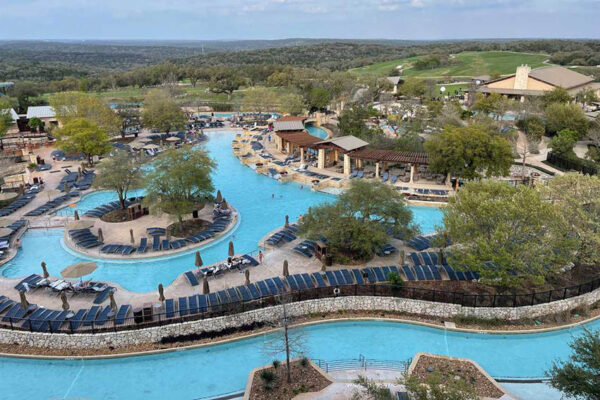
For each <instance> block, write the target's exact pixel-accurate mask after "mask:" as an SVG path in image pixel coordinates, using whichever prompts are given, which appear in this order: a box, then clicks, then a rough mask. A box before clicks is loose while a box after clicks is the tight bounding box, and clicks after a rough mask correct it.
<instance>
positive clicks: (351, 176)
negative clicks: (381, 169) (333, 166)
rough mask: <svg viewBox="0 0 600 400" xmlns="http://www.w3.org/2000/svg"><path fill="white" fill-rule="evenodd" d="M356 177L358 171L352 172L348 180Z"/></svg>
mask: <svg viewBox="0 0 600 400" xmlns="http://www.w3.org/2000/svg"><path fill="white" fill-rule="evenodd" d="M357 175H358V170H357V169H355V170H354V171H352V173H351V174H350V179H352V178H356V176H357Z"/></svg>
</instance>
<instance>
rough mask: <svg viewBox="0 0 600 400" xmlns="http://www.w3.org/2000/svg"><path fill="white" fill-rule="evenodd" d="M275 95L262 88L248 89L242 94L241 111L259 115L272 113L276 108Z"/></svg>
mask: <svg viewBox="0 0 600 400" xmlns="http://www.w3.org/2000/svg"><path fill="white" fill-rule="evenodd" d="M276 103H277V99H276V96H275V93H274V92H273V91H272V90H270V89H266V88H263V87H255V88H250V89H248V90H246V91H245V92H244V100H243V107H242V108H243V110H244V111H258V112H259V113H263V112H267V111H274V110H275V109H276V108H277V105H276Z"/></svg>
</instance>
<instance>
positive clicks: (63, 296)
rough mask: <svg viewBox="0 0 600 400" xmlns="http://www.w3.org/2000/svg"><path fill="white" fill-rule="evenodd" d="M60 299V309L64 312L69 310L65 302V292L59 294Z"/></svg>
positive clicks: (67, 303)
mask: <svg viewBox="0 0 600 400" xmlns="http://www.w3.org/2000/svg"><path fill="white" fill-rule="evenodd" d="M60 299H61V300H62V309H63V310H64V311H67V310H68V309H69V308H71V306H70V305H69V302H68V301H67V294H66V293H65V292H60Z"/></svg>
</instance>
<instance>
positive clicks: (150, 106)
mask: <svg viewBox="0 0 600 400" xmlns="http://www.w3.org/2000/svg"><path fill="white" fill-rule="evenodd" d="M185 122H186V117H185V115H184V114H183V111H182V110H181V107H179V105H178V104H177V103H176V102H175V100H174V99H173V97H172V96H171V95H170V94H169V93H168V92H167V91H166V90H163V89H154V90H151V91H149V92H148V94H147V95H146V97H145V99H144V108H143V110H142V123H143V125H144V126H146V127H148V128H156V129H159V130H160V131H164V132H167V133H169V132H170V131H171V130H177V129H181V128H183V126H184V124H185Z"/></svg>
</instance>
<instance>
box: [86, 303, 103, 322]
mask: <svg viewBox="0 0 600 400" xmlns="http://www.w3.org/2000/svg"><path fill="white" fill-rule="evenodd" d="M99 313H100V306H93V307H92V308H90V309H89V311H88V313H87V315H86V316H85V318H84V320H83V326H90V325H92V324H93V323H94V322H96V318H98V314H99Z"/></svg>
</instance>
